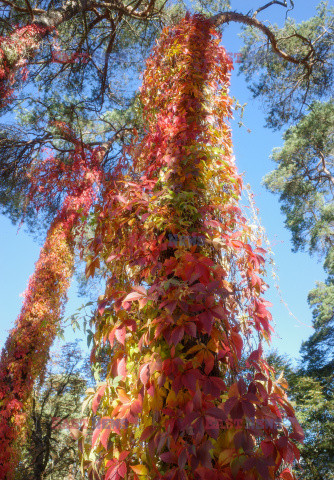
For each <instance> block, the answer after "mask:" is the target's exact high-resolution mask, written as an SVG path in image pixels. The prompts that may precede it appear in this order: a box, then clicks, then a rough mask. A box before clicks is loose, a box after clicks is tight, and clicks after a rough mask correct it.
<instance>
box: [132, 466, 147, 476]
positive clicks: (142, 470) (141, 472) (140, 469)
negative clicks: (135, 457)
mask: <svg viewBox="0 0 334 480" xmlns="http://www.w3.org/2000/svg"><path fill="white" fill-rule="evenodd" d="M130 467H131V468H132V470H133V471H134V472H135V473H136V474H137V475H147V474H148V470H147V467H145V465H130Z"/></svg>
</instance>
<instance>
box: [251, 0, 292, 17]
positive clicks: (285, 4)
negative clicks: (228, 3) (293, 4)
mask: <svg viewBox="0 0 334 480" xmlns="http://www.w3.org/2000/svg"><path fill="white" fill-rule="evenodd" d="M271 5H282V7H287V6H288V4H287V3H286V0H285V1H284V2H280V1H279V0H272V2H269V3H267V4H266V5H263V7H260V8H258V9H257V10H255V12H254V13H253V18H255V17H256V15H257V14H258V13H260V12H262V10H265V9H266V8H268V7H270V6H271Z"/></svg>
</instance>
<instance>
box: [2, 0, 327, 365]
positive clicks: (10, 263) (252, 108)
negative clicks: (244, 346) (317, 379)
mask: <svg viewBox="0 0 334 480" xmlns="http://www.w3.org/2000/svg"><path fill="white" fill-rule="evenodd" d="M262 3H265V2H262ZM318 3H319V2H316V1H313V0H308V1H305V0H295V9H294V10H293V11H292V12H291V15H292V16H293V17H294V18H295V19H296V20H297V21H298V22H299V21H301V20H306V19H308V18H309V17H310V16H312V15H314V13H315V7H316V5H317V4H318ZM259 5H261V2H259V3H256V2H254V1H251V2H250V1H249V0H239V1H238V2H233V1H232V7H236V8H237V10H238V11H240V12H244V13H246V12H247V11H248V10H249V9H250V8H256V7H258V6H259ZM284 16H285V9H283V8H282V7H279V6H277V5H274V6H272V7H271V8H270V9H268V10H266V11H264V12H263V13H262V15H260V16H259V19H262V20H265V19H270V21H271V22H276V23H278V24H282V22H283V21H284ZM238 32H240V26H239V25H230V26H229V27H228V28H227V29H226V31H225V33H224V35H223V42H222V43H223V45H224V46H225V48H226V49H227V51H229V52H232V53H235V52H238V50H239V48H240V46H241V41H240V40H239V39H238V36H237V34H238ZM235 69H236V71H235V72H234V73H233V75H232V81H231V94H232V95H233V96H235V97H236V98H238V100H239V102H240V103H241V104H243V103H247V107H246V110H245V115H244V118H243V123H244V124H245V127H242V128H239V127H238V126H237V125H236V123H235V124H233V144H234V153H235V156H236V160H237V165H238V168H239V170H240V171H241V172H245V183H250V185H251V188H252V191H253V193H254V194H255V202H256V206H257V207H258V208H259V210H260V217H261V220H262V225H263V226H264V228H265V230H266V233H267V236H268V237H269V240H270V242H271V246H272V249H273V251H274V254H275V257H274V259H275V263H276V270H277V273H278V275H279V287H280V290H281V295H282V299H283V300H284V302H286V304H287V305H288V306H289V308H290V310H291V312H292V313H293V315H294V317H296V318H294V317H293V316H292V315H290V313H289V311H288V309H287V308H286V307H285V306H284V305H283V304H282V303H281V299H280V296H279V295H278V293H277V291H276V289H275V287H274V282H273V280H272V278H271V276H270V275H269V276H268V278H267V281H268V283H269V284H270V285H271V288H270V291H269V293H268V296H267V297H268V299H269V300H270V301H271V302H272V303H273V305H274V306H273V308H272V309H271V311H272V314H273V317H274V326H275V329H276V335H275V336H274V338H273V342H272V346H273V347H274V348H277V349H278V351H279V352H280V353H283V354H288V355H289V356H291V357H293V358H298V352H299V349H300V345H301V342H302V340H305V339H306V338H307V337H308V336H309V335H310V334H312V328H311V321H312V315H311V311H310V309H309V307H308V305H307V294H308V292H309V290H311V289H312V288H313V287H314V285H315V282H316V281H317V280H322V279H324V273H323V270H322V264H321V263H318V262H317V259H316V258H310V257H309V256H308V254H306V253H292V252H291V242H290V233H289V232H288V231H287V230H286V229H285V228H284V224H283V222H284V218H283V217H282V215H281V213H280V208H279V204H278V197H276V196H274V195H272V194H271V193H269V192H267V191H266V190H265V188H264V187H263V186H262V185H261V180H262V177H263V176H264V175H265V174H266V173H267V172H269V171H270V170H272V169H273V163H272V162H271V161H270V159H269V156H270V153H271V150H272V148H273V147H275V146H280V145H281V144H282V140H281V136H282V132H279V133H277V132H275V133H274V132H272V131H270V130H268V129H265V128H264V127H263V125H264V112H263V110H262V109H261V105H260V103H259V101H255V100H252V98H251V94H250V92H249V91H248V90H247V87H246V84H245V81H244V78H243V77H242V76H237V69H238V64H235ZM236 117H237V115H236ZM247 129H250V130H251V132H250V133H248V132H247ZM41 241H42V240H41ZM40 246H41V243H39V244H38V243H36V242H34V241H33V239H32V238H31V236H28V235H27V234H26V233H25V232H24V227H22V228H21V229H20V231H19V232H17V227H15V226H12V225H11V223H10V222H9V220H8V219H6V218H4V217H1V216H0V252H1V254H0V305H1V310H2V314H1V321H0V346H2V344H3V343H4V341H5V339H6V336H7V332H8V330H9V329H10V328H11V327H12V326H13V325H14V321H15V318H16V317H17V315H18V313H19V311H20V307H21V303H22V297H20V294H21V293H22V292H23V291H24V290H25V288H26V285H27V281H28V278H29V275H31V274H32V273H33V271H34V263H35V261H36V260H37V258H38V254H39V249H40ZM268 270H270V268H268ZM82 303H84V299H82V298H78V295H77V288H76V285H75V282H73V284H72V287H71V289H70V294H69V303H68V306H67V311H66V315H67V316H69V315H71V314H72V313H74V312H75V310H76V309H77V308H78V307H79V306H81V305H82ZM77 336H80V334H77V333H75V334H73V332H72V331H70V330H67V333H66V339H67V340H73V339H74V338H75V337H77ZM81 338H83V336H82V335H81Z"/></svg>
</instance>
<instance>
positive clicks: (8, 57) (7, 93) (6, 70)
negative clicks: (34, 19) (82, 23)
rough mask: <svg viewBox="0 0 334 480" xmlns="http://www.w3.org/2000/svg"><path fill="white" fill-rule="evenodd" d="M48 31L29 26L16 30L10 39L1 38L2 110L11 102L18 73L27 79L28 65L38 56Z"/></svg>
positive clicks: (0, 88) (0, 103)
mask: <svg viewBox="0 0 334 480" xmlns="http://www.w3.org/2000/svg"><path fill="white" fill-rule="evenodd" d="M48 30H49V29H48V28H46V27H42V26H39V25H28V26H26V27H21V28H17V29H15V30H14V32H13V33H12V34H11V35H10V36H8V37H0V108H3V107H4V106H5V105H7V103H8V102H10V100H11V97H12V94H13V91H14V90H13V84H14V83H15V82H16V81H17V79H18V73H20V75H21V77H22V79H23V80H24V79H25V78H26V76H27V73H28V70H27V68H26V64H27V63H28V60H29V58H31V57H32V56H34V55H35V54H36V52H37V50H38V48H39V46H40V41H41V38H42V37H43V36H45V35H46V33H47V32H48Z"/></svg>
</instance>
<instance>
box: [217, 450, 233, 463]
mask: <svg viewBox="0 0 334 480" xmlns="http://www.w3.org/2000/svg"><path fill="white" fill-rule="evenodd" d="M234 454H235V450H232V449H227V450H223V451H222V452H221V453H220V454H219V460H218V462H219V463H220V465H226V464H228V463H230V462H231V460H232V458H233V455H234Z"/></svg>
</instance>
